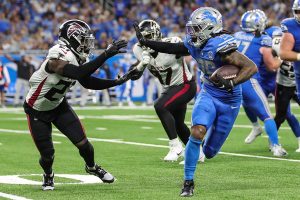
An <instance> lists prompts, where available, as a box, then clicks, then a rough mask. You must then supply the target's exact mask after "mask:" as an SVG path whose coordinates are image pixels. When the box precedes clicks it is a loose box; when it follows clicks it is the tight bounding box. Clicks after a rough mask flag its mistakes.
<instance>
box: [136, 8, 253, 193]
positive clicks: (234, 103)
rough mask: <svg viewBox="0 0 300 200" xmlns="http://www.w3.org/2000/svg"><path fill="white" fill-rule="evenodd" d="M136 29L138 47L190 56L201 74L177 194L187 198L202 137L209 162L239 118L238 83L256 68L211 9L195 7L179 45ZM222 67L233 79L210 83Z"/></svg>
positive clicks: (216, 13)
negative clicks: (231, 67) (147, 36)
mask: <svg viewBox="0 0 300 200" xmlns="http://www.w3.org/2000/svg"><path fill="white" fill-rule="evenodd" d="M135 28H136V32H137V37H138V39H139V42H140V44H141V45H144V46H148V47H150V48H151V49H154V50H156V51H160V52H164V53H170V54H177V55H192V57H193V58H194V59H195V60H196V61H197V62H198V64H199V68H200V70H201V71H202V72H203V82H204V83H203V86H202V90H201V92H200V94H199V95H198V96H197V99H196V102H195V105H194V108H193V113H192V128H191V136H190V138H189V141H188V143H187V145H186V151H185V165H184V179H185V180H184V183H183V188H182V191H181V194H180V195H181V196H183V197H189V196H192V195H193V191H194V181H193V179H194V173H195V170H196V164H197V161H198V158H199V149H200V145H201V143H202V141H203V138H204V136H205V141H204V144H203V152H204V154H205V156H206V157H207V158H208V159H210V158H213V157H214V156H215V155H216V154H217V153H218V152H219V150H220V148H221V147H222V145H223V144H224V142H225V140H226V138H227V137H228V135H229V132H230V131H231V129H232V126H233V124H234V121H235V119H236V117H237V115H238V112H239V108H240V105H241V100H242V91H241V86H240V85H239V84H240V83H242V82H245V81H246V80H248V79H249V78H250V77H251V76H252V75H253V74H255V73H256V72H257V67H256V66H255V64H254V63H253V62H252V61H251V60H250V59H248V58H247V57H246V56H244V55H242V54H241V53H239V52H238V51H237V45H236V40H235V39H234V38H233V37H232V36H231V35H229V34H226V33H227V32H226V31H224V30H223V24H222V15H221V14H220V12H219V11H218V10H216V9H214V8H211V7H202V8H198V9H197V10H195V11H194V12H193V13H192V14H191V16H190V19H189V21H188V23H187V24H186V30H187V36H186V37H185V39H184V42H182V43H166V42H159V41H150V40H145V38H143V36H142V35H141V33H140V31H139V30H138V28H137V27H135ZM224 65H234V66H237V67H238V68H240V71H239V73H238V74H237V76H236V78H234V79H224V78H223V77H221V76H218V75H217V77H216V78H217V80H215V81H212V79H211V78H210V76H211V75H212V74H213V73H214V72H215V71H216V70H217V69H218V68H220V67H222V66H224ZM207 130H209V131H207Z"/></svg>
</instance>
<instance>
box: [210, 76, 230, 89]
mask: <svg viewBox="0 0 300 200" xmlns="http://www.w3.org/2000/svg"><path fill="white" fill-rule="evenodd" d="M213 84H214V85H215V86H217V87H218V88H221V89H225V90H227V91H228V92H232V90H233V88H234V86H235V84H234V81H233V80H232V79H225V78H223V77H221V76H218V75H217V82H213Z"/></svg>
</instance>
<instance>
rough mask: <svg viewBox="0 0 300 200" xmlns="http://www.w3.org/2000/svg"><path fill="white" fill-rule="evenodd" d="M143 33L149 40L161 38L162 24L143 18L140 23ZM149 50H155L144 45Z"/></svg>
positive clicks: (151, 51)
mask: <svg viewBox="0 0 300 200" xmlns="http://www.w3.org/2000/svg"><path fill="white" fill-rule="evenodd" d="M139 28H140V30H141V33H142V35H143V36H144V38H145V39H148V40H161V38H162V34H161V32H160V26H159V25H158V23H156V22H155V21H153V20H143V21H142V22H141V23H140V24H139ZM143 48H144V49H146V50H147V51H148V52H150V53H153V52H154V50H153V49H150V48H148V47H143Z"/></svg>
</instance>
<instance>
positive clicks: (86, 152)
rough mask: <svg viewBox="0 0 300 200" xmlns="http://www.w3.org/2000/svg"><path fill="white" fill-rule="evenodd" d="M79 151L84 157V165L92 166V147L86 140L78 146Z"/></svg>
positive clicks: (93, 162) (93, 164)
mask: <svg viewBox="0 0 300 200" xmlns="http://www.w3.org/2000/svg"><path fill="white" fill-rule="evenodd" d="M77 148H78V149H79V153H80V155H81V157H82V158H83V159H84V161H85V163H86V165H87V166H88V167H94V166H95V161H94V147H93V145H92V144H91V143H90V142H89V141H87V142H86V143H85V144H83V145H81V146H78V147H77Z"/></svg>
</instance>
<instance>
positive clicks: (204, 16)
mask: <svg viewBox="0 0 300 200" xmlns="http://www.w3.org/2000/svg"><path fill="white" fill-rule="evenodd" d="M222 30H223V21H222V15H221V13H220V12H219V11H218V10H216V9H214V8H211V7H202V8H198V9H197V10H195V11H194V12H193V13H192V14H191V15H190V18H189V21H188V22H187V24H186V33H187V34H188V35H189V36H190V38H191V39H190V41H189V43H190V44H191V45H193V46H194V47H200V46H201V45H202V44H204V43H205V42H206V41H207V40H208V39H209V38H211V37H212V35H213V34H215V33H219V32H221V31H222Z"/></svg>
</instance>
